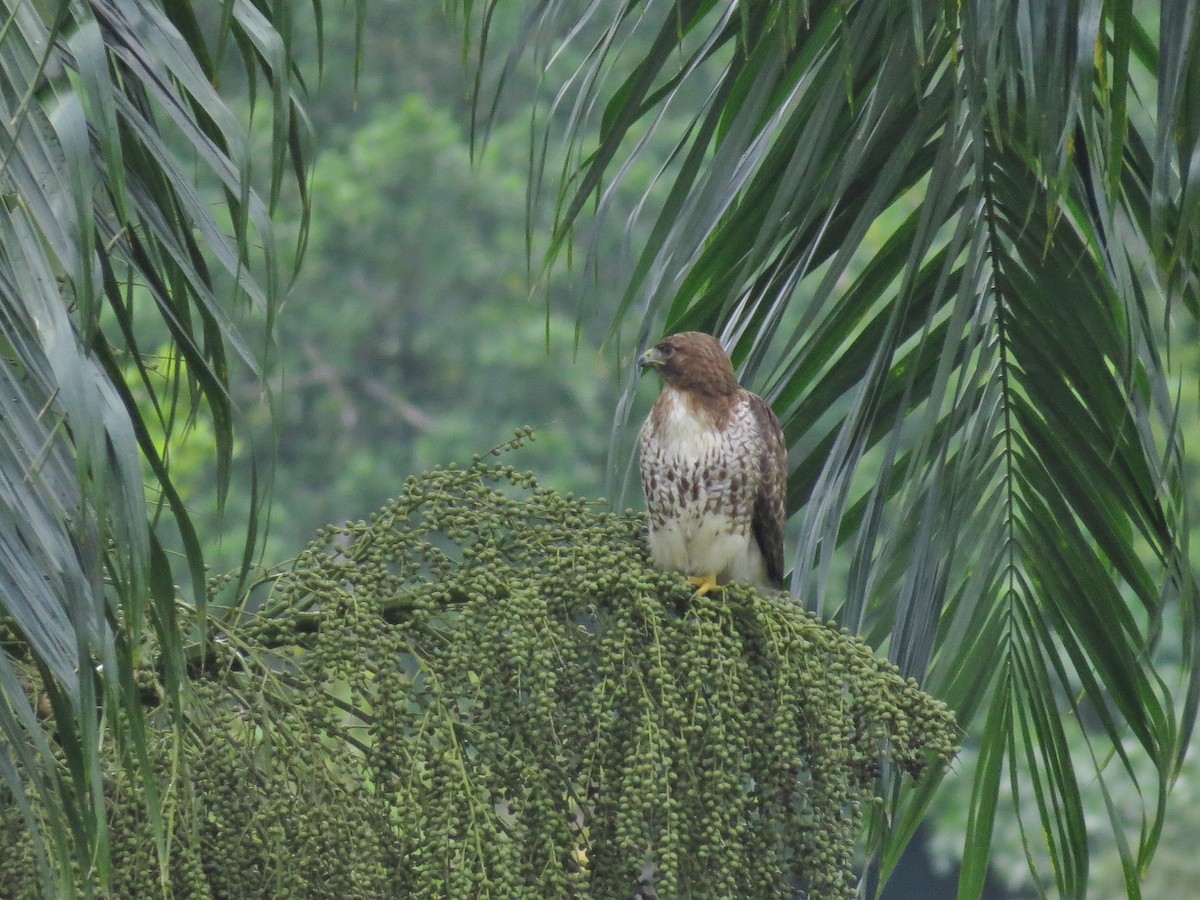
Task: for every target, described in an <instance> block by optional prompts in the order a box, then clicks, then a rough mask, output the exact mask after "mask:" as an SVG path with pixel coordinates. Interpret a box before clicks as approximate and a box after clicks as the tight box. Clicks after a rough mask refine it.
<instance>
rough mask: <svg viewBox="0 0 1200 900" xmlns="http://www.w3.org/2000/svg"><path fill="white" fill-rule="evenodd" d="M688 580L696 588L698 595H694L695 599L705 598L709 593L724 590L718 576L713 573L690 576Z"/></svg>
mask: <svg viewBox="0 0 1200 900" xmlns="http://www.w3.org/2000/svg"><path fill="white" fill-rule="evenodd" d="M687 580H688V581H690V582H691V583H692V584H694V585H695V586H696V593H694V594H693V595H692V596H693V597H703V596H704V595H705V594H707V593H708V592H709V591H719V590H723V588H722V587H721V585H720V583H719V582H718V581H717V576H716V575H715V574H713V573H711V572H710V573H708V574H705V575H689V576H688V577H687Z"/></svg>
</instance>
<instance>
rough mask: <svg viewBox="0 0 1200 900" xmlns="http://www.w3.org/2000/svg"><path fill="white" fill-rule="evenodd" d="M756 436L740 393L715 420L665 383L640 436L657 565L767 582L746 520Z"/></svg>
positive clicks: (756, 485)
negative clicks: (725, 412)
mask: <svg viewBox="0 0 1200 900" xmlns="http://www.w3.org/2000/svg"><path fill="white" fill-rule="evenodd" d="M761 441H762V436H761V435H760V434H759V429H758V425H757V423H756V421H755V417H754V414H753V410H752V409H751V406H750V403H749V402H747V401H746V400H745V399H743V400H741V401H740V402H738V403H736V404H735V405H734V406H733V407H732V408H731V409H730V410H729V412H728V414H727V415H726V416H723V417H722V421H718V420H716V419H715V418H714V417H713V416H711V415H710V414H709V413H708V411H707V410H703V409H695V408H693V405H692V404H691V403H690V402H689V399H688V397H687V396H686V394H684V393H683V392H681V391H678V390H676V389H674V388H672V387H669V386H668V387H666V388H664V389H663V393H662V396H661V397H660V398H659V401H658V404H657V405H656V406H655V409H654V412H653V413H652V414H651V416H650V418H648V419H647V420H646V424H645V425H644V426H643V428H642V441H641V451H642V452H641V473H642V486H643V488H644V490H645V494H646V506H647V512H648V513H649V517H650V531H649V543H650V554H651V556H652V557H653V558H654V561H655V563H656V564H657V565H658V566H659V567H660V568H663V569H668V570H675V571H679V572H683V573H684V574H685V575H704V574H713V575H716V576H717V577H718V578H719V579H720V580H721V581H728V580H734V581H748V582H751V583H752V584H756V585H759V586H760V587H767V586H769V585H770V579H769V578H768V576H767V573H766V569H765V566H764V563H763V558H762V553H761V552H760V551H759V548H758V545H757V542H756V541H755V540H754V536H753V533H752V527H751V526H752V520H753V517H754V507H755V499H756V497H757V496H758V493H759V490H760V471H759V470H760V464H759V454H758V452H757V450H756V449H755V448H756V447H758V446H759V445H760V444H761Z"/></svg>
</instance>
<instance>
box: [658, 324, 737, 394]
mask: <svg viewBox="0 0 1200 900" xmlns="http://www.w3.org/2000/svg"><path fill="white" fill-rule="evenodd" d="M638 367H639V368H642V369H645V368H651V369H655V370H656V371H657V372H658V374H659V375H661V376H662V380H663V381H664V382H666V383H667V384H668V385H670V386H671V387H673V388H677V389H678V390H681V391H693V392H695V393H697V394H704V395H707V396H711V397H721V396H727V395H730V394H735V393H737V390H738V382H737V377H736V376H735V375H734V374H733V364H732V363H731V362H730V361H729V356H728V355H727V354H726V353H725V351H724V350H722V349H721V345H720V344H719V343H717V340H716V338H714V337H712V336H711V335H707V334H702V333H701V332H699V331H683V332H680V333H679V334H673V335H671V336H670V337H667V338H663V339H662V340H661V341H659V342H658V343H657V344H655V345H654V346H653V347H651V348H650V349H649V350H647V351H646V352H645V353H643V354H642V355H641V356H640V357H638Z"/></svg>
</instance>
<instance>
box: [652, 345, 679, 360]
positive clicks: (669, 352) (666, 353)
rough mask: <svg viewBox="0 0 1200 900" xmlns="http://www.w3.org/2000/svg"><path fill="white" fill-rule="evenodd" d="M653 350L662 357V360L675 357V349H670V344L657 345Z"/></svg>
mask: <svg viewBox="0 0 1200 900" xmlns="http://www.w3.org/2000/svg"><path fill="white" fill-rule="evenodd" d="M654 349H655V350H657V351H658V352H659V355H660V356H662V358H663V359H670V358H671V357H672V356H674V355H675V348H674V347H672V346H671V345H670V344H666V343H663V344H659V345H658V346H657V347H655V348H654Z"/></svg>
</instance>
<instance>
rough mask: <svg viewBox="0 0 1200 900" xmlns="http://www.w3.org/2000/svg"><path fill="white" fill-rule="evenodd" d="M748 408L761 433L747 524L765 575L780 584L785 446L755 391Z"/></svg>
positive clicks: (774, 420) (775, 422)
mask: <svg viewBox="0 0 1200 900" xmlns="http://www.w3.org/2000/svg"><path fill="white" fill-rule="evenodd" d="M750 409H751V411H752V412H753V413H754V421H755V423H756V424H757V425H758V433H759V435H760V436H761V444H760V447H759V475H760V479H759V483H758V496H757V497H755V498H754V517H753V519H752V520H751V527H752V529H753V531H754V539H755V540H756V541H757V542H758V549H759V550H760V551H761V552H762V556H763V561H764V563H765V564H766V568H767V578H768V579H770V581H771V584H772V585H774V586H775V587H776V588H782V587H783V529H784V526H785V525H786V524H787V447H786V446H785V445H784V442H783V429H782V428H780V426H779V419H778V418H776V416H775V412H774V410H772V409H771V407H770V406H769V405H768V404H767V401H766V400H764V399H763V398H762V397H760V396H758V395H757V394H750Z"/></svg>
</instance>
